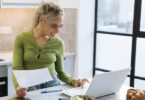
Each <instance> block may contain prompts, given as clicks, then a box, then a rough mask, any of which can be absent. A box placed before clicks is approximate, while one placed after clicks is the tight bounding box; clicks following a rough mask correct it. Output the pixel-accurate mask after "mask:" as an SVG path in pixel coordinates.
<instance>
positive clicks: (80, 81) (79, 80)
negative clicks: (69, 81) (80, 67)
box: [74, 78, 89, 88]
mask: <svg viewBox="0 0 145 100" xmlns="http://www.w3.org/2000/svg"><path fill="white" fill-rule="evenodd" d="M86 82H87V83H89V81H88V79H86V78H84V79H78V80H76V81H75V84H74V86H75V87H76V88H77V87H80V86H81V87H82V88H83V86H84V84H85V83H86Z"/></svg>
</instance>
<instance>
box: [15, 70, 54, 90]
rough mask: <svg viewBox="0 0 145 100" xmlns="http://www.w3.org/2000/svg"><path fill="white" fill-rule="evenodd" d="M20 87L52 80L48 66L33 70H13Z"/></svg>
mask: <svg viewBox="0 0 145 100" xmlns="http://www.w3.org/2000/svg"><path fill="white" fill-rule="evenodd" d="M13 73H14V75H15V77H16V79H17V81H18V84H19V86H20V87H24V88H28V87H30V86H34V85H38V84H41V83H44V82H48V81H51V80H53V79H52V76H51V75H50V72H49V71H48V68H47V67H46V68H42V69H35V70H13Z"/></svg>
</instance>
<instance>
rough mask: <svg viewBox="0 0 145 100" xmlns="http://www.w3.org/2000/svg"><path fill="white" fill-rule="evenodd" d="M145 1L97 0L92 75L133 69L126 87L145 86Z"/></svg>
mask: <svg viewBox="0 0 145 100" xmlns="http://www.w3.org/2000/svg"><path fill="white" fill-rule="evenodd" d="M144 5H145V0H109V1H108V0H96V12H95V32H94V60H93V61H94V62H93V75H94V74H95V73H101V72H107V71H111V70H114V69H118V68H119V69H120V68H125V67H131V69H132V70H131V72H130V74H129V77H128V78H127V80H126V81H125V82H124V84H128V85H129V84H130V86H134V87H136V88H144V89H145V87H143V85H144V84H145V74H144V73H145V61H144V59H145V6H144Z"/></svg>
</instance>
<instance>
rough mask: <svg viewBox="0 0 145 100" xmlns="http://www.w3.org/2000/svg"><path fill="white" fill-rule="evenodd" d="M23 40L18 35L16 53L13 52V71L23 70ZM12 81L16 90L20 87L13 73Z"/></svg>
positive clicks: (15, 44) (15, 43)
mask: <svg viewBox="0 0 145 100" xmlns="http://www.w3.org/2000/svg"><path fill="white" fill-rule="evenodd" d="M23 58H24V57H23V39H22V35H21V34H20V35H18V36H17V37H16V39H15V42H14V51H13V68H12V70H22V69H23ZM12 80H13V84H14V87H15V89H16V88H17V87H19V84H18V82H17V80H16V77H15V76H14V73H12Z"/></svg>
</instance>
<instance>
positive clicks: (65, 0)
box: [0, 0, 79, 8]
mask: <svg viewBox="0 0 145 100" xmlns="http://www.w3.org/2000/svg"><path fill="white" fill-rule="evenodd" d="M0 1H1V5H0V8H38V6H39V4H40V3H41V2H42V1H44V2H49V1H52V2H57V3H59V4H60V5H61V6H62V7H63V8H79V0H0Z"/></svg>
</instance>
